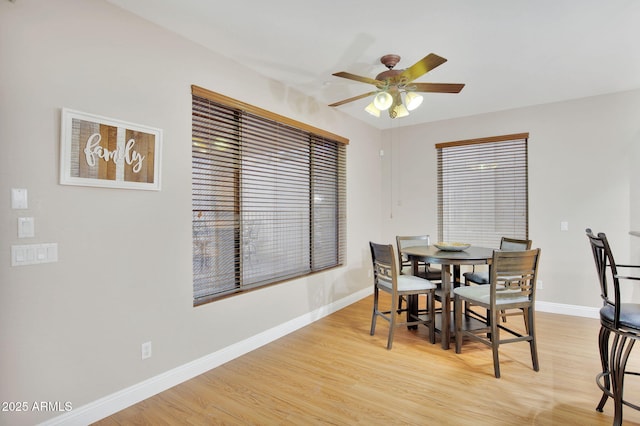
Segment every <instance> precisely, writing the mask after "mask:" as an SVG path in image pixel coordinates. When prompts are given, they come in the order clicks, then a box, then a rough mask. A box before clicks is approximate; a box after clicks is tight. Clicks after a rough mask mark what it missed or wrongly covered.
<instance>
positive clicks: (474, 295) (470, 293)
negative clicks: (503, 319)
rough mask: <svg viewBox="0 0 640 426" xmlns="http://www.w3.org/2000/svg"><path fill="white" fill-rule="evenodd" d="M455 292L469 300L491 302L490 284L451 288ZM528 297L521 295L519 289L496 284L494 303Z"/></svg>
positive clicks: (502, 303)
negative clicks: (508, 288) (507, 288)
mask: <svg viewBox="0 0 640 426" xmlns="http://www.w3.org/2000/svg"><path fill="white" fill-rule="evenodd" d="M453 292H454V293H455V294H458V295H460V297H463V298H465V299H467V300H470V301H472V302H473V301H475V302H478V303H484V304H488V303H490V302H491V300H490V298H491V286H488V285H482V286H477V285H476V286H465V287H456V288H454V289H453ZM528 301H529V298H528V297H527V296H523V295H522V292H521V291H520V290H506V289H504V287H502V286H498V289H497V291H496V305H507V304H510V303H521V302H528Z"/></svg>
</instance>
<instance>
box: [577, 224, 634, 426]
mask: <svg viewBox="0 0 640 426" xmlns="http://www.w3.org/2000/svg"><path fill="white" fill-rule="evenodd" d="M586 233H587V237H588V238H589V242H590V244H591V250H592V252H593V258H594V260H595V263H596V270H597V271H598V279H599V281H600V297H601V298H602V301H603V306H602V308H601V309H600V334H599V338H598V344H599V348H600V362H601V363H602V373H599V374H598V375H597V376H596V382H597V384H598V386H599V387H600V389H601V390H602V397H601V398H600V403H599V404H598V406H597V407H596V410H597V411H600V412H602V410H603V408H604V405H605V403H606V402H607V399H608V398H609V397H611V398H613V402H614V418H613V424H614V425H615V426H619V425H621V424H622V407H623V406H624V405H626V406H628V407H631V408H633V409H635V410H640V406H638V405H637V404H633V403H631V402H629V401H625V399H624V379H625V375H634V376H638V375H640V373H638V372H632V371H626V367H627V361H628V359H629V355H630V354H631V350H632V349H633V345H634V344H635V342H636V341H637V340H638V339H640V304H637V303H622V301H621V300H620V281H621V280H638V281H640V277H638V276H635V277H634V276H623V275H619V274H618V268H625V269H626V268H632V269H634V270H636V271H640V265H620V264H618V265H616V262H615V260H614V258H613V254H612V252H611V247H610V246H609V242H608V241H607V236H606V235H605V234H604V233H602V232H601V233H599V234H598V235H597V236H595V235H594V234H593V232H591V229H589V228H587V229H586Z"/></svg>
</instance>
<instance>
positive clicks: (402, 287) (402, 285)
mask: <svg viewBox="0 0 640 426" xmlns="http://www.w3.org/2000/svg"><path fill="white" fill-rule="evenodd" d="M379 282H380V285H381V286H383V287H386V288H388V289H389V290H391V283H390V282H388V281H382V280H380V281H379ZM436 287H437V286H436V285H435V284H434V283H432V282H431V281H429V280H425V279H424V278H419V277H414V276H413V275H398V291H399V292H403V291H421V290H424V291H427V290H435V288H436Z"/></svg>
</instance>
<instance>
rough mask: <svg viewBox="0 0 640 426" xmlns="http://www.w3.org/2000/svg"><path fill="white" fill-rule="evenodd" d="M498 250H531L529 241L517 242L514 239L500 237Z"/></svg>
mask: <svg viewBox="0 0 640 426" xmlns="http://www.w3.org/2000/svg"><path fill="white" fill-rule="evenodd" d="M500 250H504V251H506V250H511V251H518V250H531V240H517V239H515V238H507V237H502V239H501V240H500Z"/></svg>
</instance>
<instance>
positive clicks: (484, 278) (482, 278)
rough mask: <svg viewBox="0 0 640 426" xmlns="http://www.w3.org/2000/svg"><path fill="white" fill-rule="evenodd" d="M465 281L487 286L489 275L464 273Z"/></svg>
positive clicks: (480, 272)
mask: <svg viewBox="0 0 640 426" xmlns="http://www.w3.org/2000/svg"><path fill="white" fill-rule="evenodd" d="M463 275H464V279H465V281H473V282H474V283H476V284H489V273H488V272H485V271H479V272H465V273H464V274H463Z"/></svg>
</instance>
